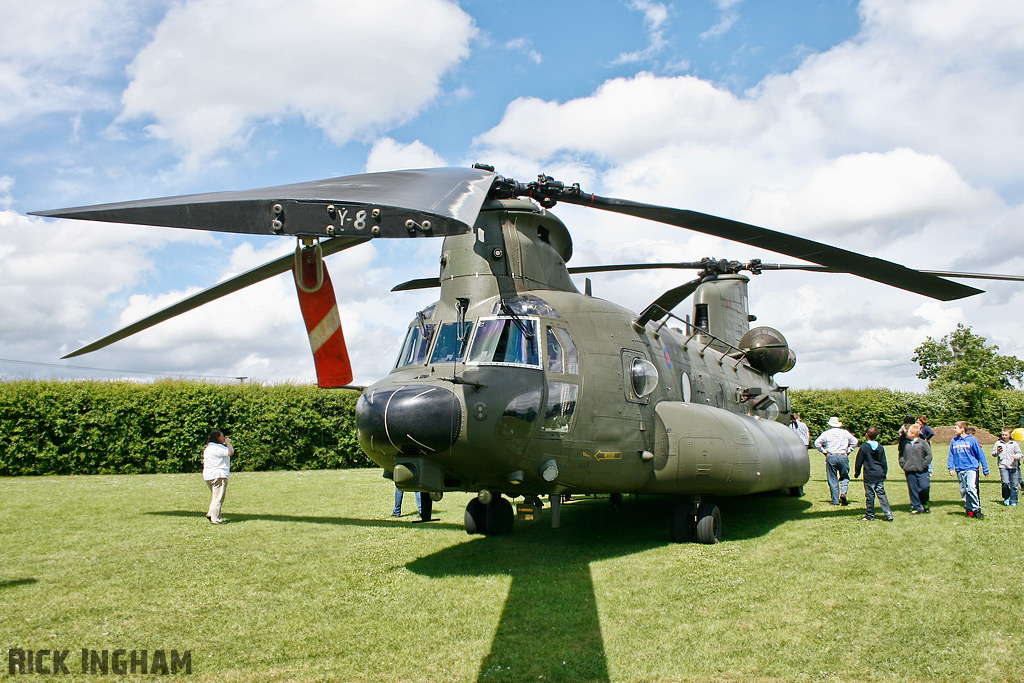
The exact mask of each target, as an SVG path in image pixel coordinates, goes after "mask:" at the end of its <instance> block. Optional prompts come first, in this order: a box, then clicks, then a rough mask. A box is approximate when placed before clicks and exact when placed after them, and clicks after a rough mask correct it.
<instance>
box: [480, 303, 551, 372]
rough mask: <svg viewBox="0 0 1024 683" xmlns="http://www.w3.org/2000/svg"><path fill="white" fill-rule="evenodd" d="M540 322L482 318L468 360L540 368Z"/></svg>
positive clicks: (524, 319) (522, 319) (523, 319)
mask: <svg viewBox="0 0 1024 683" xmlns="http://www.w3.org/2000/svg"><path fill="white" fill-rule="evenodd" d="M539 348H540V344H539V343H538V342H537V321H536V320H535V319H533V318H521V317H518V316H516V317H495V318H481V319H480V322H479V325H478V327H477V331H476V337H474V339H473V346H472V347H471V348H470V350H469V358H468V359H467V360H466V362H467V363H480V364H486V365H524V366H527V367H531V368H539V367H540V352H539Z"/></svg>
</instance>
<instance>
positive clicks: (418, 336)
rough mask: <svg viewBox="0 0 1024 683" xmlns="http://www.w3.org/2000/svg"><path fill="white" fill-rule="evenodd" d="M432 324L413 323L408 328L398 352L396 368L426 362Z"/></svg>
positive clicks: (431, 335)
mask: <svg viewBox="0 0 1024 683" xmlns="http://www.w3.org/2000/svg"><path fill="white" fill-rule="evenodd" d="M433 333H434V326H433V325H414V326H413V327H410V328H409V331H408V332H407V333H406V335H405V342H404V343H403V344H402V350H401V351H400V352H399V353H398V361H397V362H396V363H395V367H396V368H403V367H405V366H407V365H423V364H424V363H426V362H427V349H429V348H430V340H431V339H432V338H433Z"/></svg>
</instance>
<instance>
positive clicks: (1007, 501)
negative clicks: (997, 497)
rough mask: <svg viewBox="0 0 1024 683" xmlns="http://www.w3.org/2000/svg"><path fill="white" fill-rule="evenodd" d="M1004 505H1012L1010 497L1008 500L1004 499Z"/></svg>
mask: <svg viewBox="0 0 1024 683" xmlns="http://www.w3.org/2000/svg"><path fill="white" fill-rule="evenodd" d="M1003 505H1005V506H1007V507H1009V506H1010V499H1009V498H1007V499H1006V500H1004V501H1003Z"/></svg>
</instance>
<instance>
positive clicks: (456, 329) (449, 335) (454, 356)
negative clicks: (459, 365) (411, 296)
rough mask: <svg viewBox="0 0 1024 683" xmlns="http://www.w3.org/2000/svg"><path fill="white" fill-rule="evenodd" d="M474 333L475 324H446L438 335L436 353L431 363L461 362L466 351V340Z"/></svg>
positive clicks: (432, 354)
mask: <svg viewBox="0 0 1024 683" xmlns="http://www.w3.org/2000/svg"><path fill="white" fill-rule="evenodd" d="M472 331H473V323H471V322H465V323H444V324H443V325H441V330H440V331H439V332H438V333H437V343H436V344H434V352H433V353H431V354H430V362H431V363H450V362H453V361H457V360H460V359H461V358H462V355H463V353H464V352H465V351H466V340H467V339H469V333H470V332H472Z"/></svg>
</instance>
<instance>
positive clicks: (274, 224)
mask: <svg viewBox="0 0 1024 683" xmlns="http://www.w3.org/2000/svg"><path fill="white" fill-rule="evenodd" d="M270 228H271V229H272V230H273V231H274V232H281V231H282V230H284V223H282V222H281V221H279V220H277V219H276V218H275V219H274V220H272V221H271V222H270Z"/></svg>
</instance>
